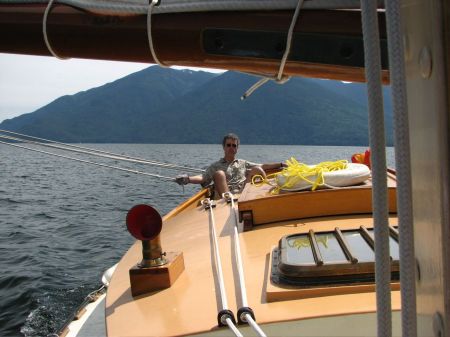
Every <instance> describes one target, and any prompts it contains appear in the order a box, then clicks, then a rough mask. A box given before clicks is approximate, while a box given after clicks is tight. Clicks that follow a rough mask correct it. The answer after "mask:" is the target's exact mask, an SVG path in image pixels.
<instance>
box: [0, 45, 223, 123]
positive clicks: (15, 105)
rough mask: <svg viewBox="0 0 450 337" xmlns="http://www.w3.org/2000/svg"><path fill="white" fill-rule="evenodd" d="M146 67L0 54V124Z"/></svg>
mask: <svg viewBox="0 0 450 337" xmlns="http://www.w3.org/2000/svg"><path fill="white" fill-rule="evenodd" d="M149 66H150V64H147V63H131V62H114V61H95V60H82V59H69V60H59V59H57V58H54V57H46V56H27V55H15V54H1V53H0V122H2V121H3V120H5V119H8V118H13V117H16V116H19V115H22V114H24V113H29V112H33V111H35V110H36V109H38V108H40V107H42V106H44V105H46V104H48V103H50V102H52V101H53V100H55V99H56V98H58V97H61V96H63V95H72V94H76V93H77V92H80V91H84V90H88V89H91V88H95V87H98V86H101V85H103V84H106V83H108V82H112V81H115V80H117V79H119V78H122V77H124V76H126V75H129V74H131V73H134V72H136V71H139V70H142V69H145V68H147V67H149ZM191 69H194V68H191ZM194 70H198V69H194ZM202 70H205V71H213V72H217V71H219V70H208V69H202Z"/></svg>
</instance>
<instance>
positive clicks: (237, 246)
mask: <svg viewBox="0 0 450 337" xmlns="http://www.w3.org/2000/svg"><path fill="white" fill-rule="evenodd" d="M223 197H224V198H225V199H226V200H227V201H228V202H229V204H230V213H231V214H230V215H231V216H232V218H233V219H234V226H233V242H234V252H235V257H236V267H237V268H236V269H237V272H238V278H239V290H240V293H241V301H242V306H241V308H248V299H247V289H246V287H245V277H244V267H243V263H242V254H241V244H240V240H239V232H238V225H239V220H238V214H237V211H236V207H235V204H234V197H233V194H232V193H230V192H226V193H224V194H223ZM250 310H251V309H250ZM242 320H243V321H244V322H247V323H248V324H249V325H250V326H251V327H252V329H253V330H254V331H255V332H256V333H257V334H258V336H260V337H266V334H265V333H264V331H262V329H261V328H260V327H259V325H258V324H257V323H256V322H255V321H254V320H253V318H252V316H251V315H250V314H249V313H245V312H244V315H243V319H242Z"/></svg>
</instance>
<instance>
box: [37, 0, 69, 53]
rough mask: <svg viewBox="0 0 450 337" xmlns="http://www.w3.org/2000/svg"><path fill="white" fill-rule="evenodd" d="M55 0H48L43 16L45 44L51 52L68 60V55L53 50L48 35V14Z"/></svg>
mask: <svg viewBox="0 0 450 337" xmlns="http://www.w3.org/2000/svg"><path fill="white" fill-rule="evenodd" d="M53 1H54V0H50V1H49V2H48V4H47V7H46V8H45V12H44V17H43V18H42V34H43V35H44V41H45V45H46V46H47V49H48V51H49V52H50V54H52V55H53V56H54V57H56V58H57V59H60V60H68V59H69V58H68V57H62V56H59V55H58V54H57V53H56V52H55V51H54V50H53V48H52V45H51V44H50V40H49V39H48V35H47V19H48V14H49V13H50V9H51V8H52V5H53Z"/></svg>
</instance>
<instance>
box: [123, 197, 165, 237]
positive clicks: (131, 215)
mask: <svg viewBox="0 0 450 337" xmlns="http://www.w3.org/2000/svg"><path fill="white" fill-rule="evenodd" d="M127 228H128V231H129V232H130V234H131V235H133V236H134V237H135V238H136V239H138V240H152V239H154V238H155V237H157V236H158V235H159V233H160V232H161V229H162V218H161V215H159V213H158V211H157V210H156V209H154V208H153V207H151V206H148V205H136V206H134V207H133V208H132V209H130V210H129V211H128V214H127Z"/></svg>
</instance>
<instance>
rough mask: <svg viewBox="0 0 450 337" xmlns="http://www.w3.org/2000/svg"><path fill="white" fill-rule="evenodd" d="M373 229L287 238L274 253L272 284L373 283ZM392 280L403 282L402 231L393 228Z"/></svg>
mask: <svg viewBox="0 0 450 337" xmlns="http://www.w3.org/2000/svg"><path fill="white" fill-rule="evenodd" d="M373 237H374V233H373V229H371V228H369V229H368V228H366V227H364V226H361V227H359V228H358V229H351V230H342V231H341V230H340V229H339V228H335V230H334V231H324V232H314V231H312V230H310V231H309V232H308V233H301V234H293V235H287V236H284V237H282V238H281V240H280V241H279V245H278V247H277V248H275V249H274V250H273V252H272V271H271V281H272V282H273V283H275V284H280V285H290V286H299V287H314V286H321V285H340V284H343V285H347V284H354V283H362V284H364V283H373V282H374V280H375V254H374V251H373V247H374V239H373ZM389 248H390V254H391V261H392V263H391V280H393V281H396V280H398V279H399V247H398V232H397V230H396V228H394V227H391V228H390V237H389Z"/></svg>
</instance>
